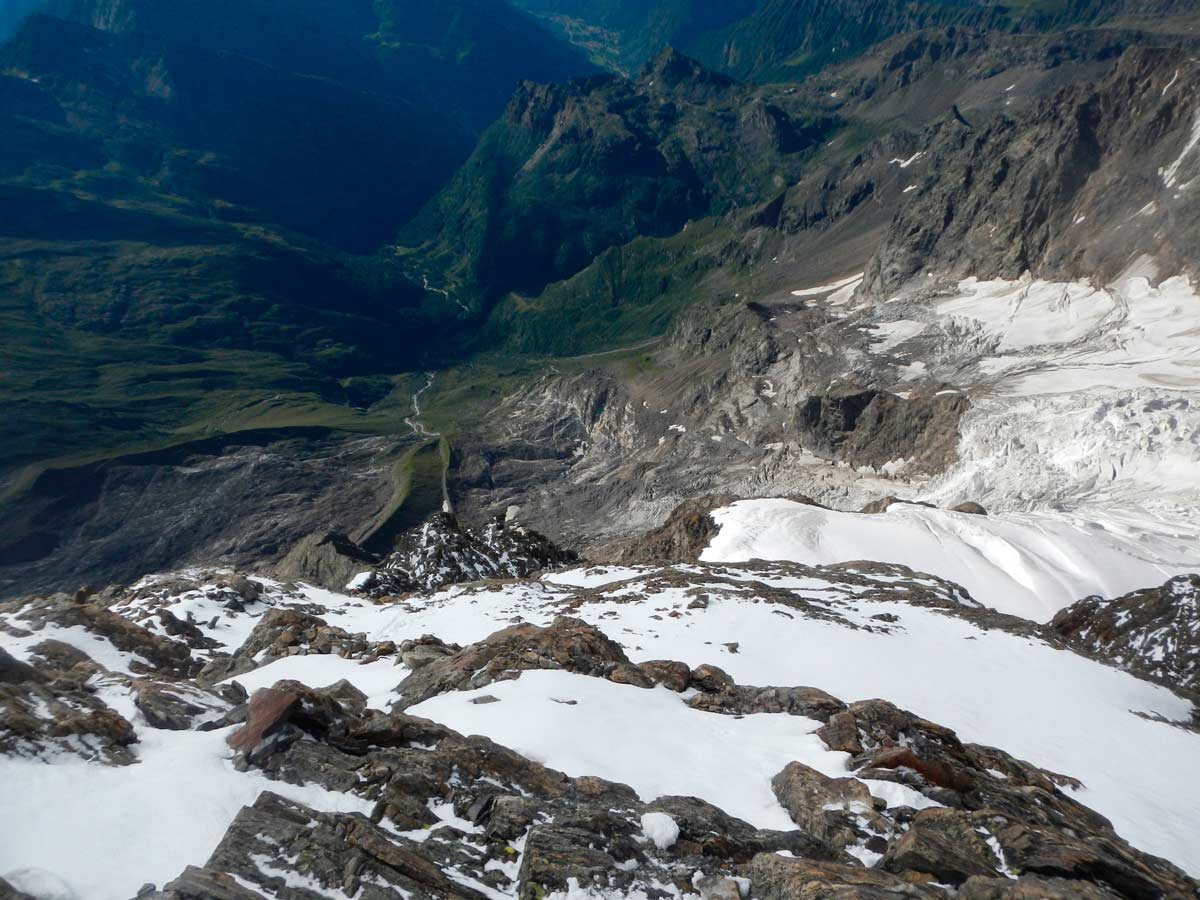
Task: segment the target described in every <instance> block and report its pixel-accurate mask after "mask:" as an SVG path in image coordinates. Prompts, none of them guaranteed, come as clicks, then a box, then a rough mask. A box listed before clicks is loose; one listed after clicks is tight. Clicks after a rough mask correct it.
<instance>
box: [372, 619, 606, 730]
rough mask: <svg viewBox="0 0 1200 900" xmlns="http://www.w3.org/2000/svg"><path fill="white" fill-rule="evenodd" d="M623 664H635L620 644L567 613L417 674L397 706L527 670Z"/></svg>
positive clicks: (593, 669) (509, 631)
mask: <svg viewBox="0 0 1200 900" xmlns="http://www.w3.org/2000/svg"><path fill="white" fill-rule="evenodd" d="M619 663H623V664H626V665H628V664H629V660H628V658H627V657H626V656H625V651H624V650H622V649H621V647H620V645H619V644H617V643H615V642H614V641H612V640H610V639H609V638H608V637H606V636H605V635H604V633H603V632H602V631H600V630H599V629H598V628H595V627H594V626H592V625H589V624H587V623H586V622H582V621H580V620H579V619H571V618H568V617H565V616H563V617H560V618H558V619H555V621H554V623H553V624H552V625H549V626H547V627H545V628H539V627H537V626H536V625H514V626H513V627H512V628H506V629H504V630H503V631H498V632H496V633H495V634H493V635H492V636H491V637H489V638H487V639H486V640H483V641H480V642H479V643H477V644H472V645H471V646H469V647H467V648H465V649H463V650H461V651H459V652H458V653H455V654H454V655H453V656H448V657H444V658H442V659H438V660H434V661H433V662H430V663H429V664H428V665H426V666H424V667H422V668H421V669H418V670H417V671H415V672H413V673H412V674H411V675H409V676H408V678H406V679H404V681H402V682H401V683H400V686H399V687H398V688H397V692H398V693H399V699H398V700H397V701H396V704H395V708H396V709H405V708H407V707H409V706H412V705H414V704H417V703H420V702H421V701H423V700H427V699H429V698H430V697H432V696H434V695H436V694H441V693H444V692H445V691H451V690H468V689H471V688H479V687H484V686H486V685H489V684H491V683H492V682H493V681H497V680H500V679H503V678H511V677H512V676H513V674H514V673H517V672H521V671H524V670H527V669H565V670H566V671H568V672H578V673H579V674H582V675H600V676H607V675H608V673H609V672H611V671H612V670H613V668H614V667H615V666H616V665H617V664H619Z"/></svg>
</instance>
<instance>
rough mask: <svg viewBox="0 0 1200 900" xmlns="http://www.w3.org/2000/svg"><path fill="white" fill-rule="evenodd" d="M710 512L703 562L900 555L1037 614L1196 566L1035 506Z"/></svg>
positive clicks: (792, 505)
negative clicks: (1017, 509) (712, 524)
mask: <svg viewBox="0 0 1200 900" xmlns="http://www.w3.org/2000/svg"><path fill="white" fill-rule="evenodd" d="M712 517H713V519H714V520H715V521H716V523H717V524H718V525H719V526H720V529H721V530H720V532H719V534H718V535H717V536H716V537H715V538H714V539H713V541H712V543H711V544H710V545H709V546H708V548H707V549H706V550H705V551H704V552H703V554H702V555H701V559H702V560H704V561H706V562H746V561H748V560H752V559H764V560H789V561H792V562H799V563H805V564H806V565H828V564H833V563H841V562H851V561H857V560H870V561H876V562H890V563H898V564H900V565H905V566H908V567H909V568H911V569H913V570H915V571H917V572H928V573H930V574H932V575H937V576H939V577H941V578H945V579H947V580H949V581H953V582H955V583H957V584H960V585H962V586H963V587H964V588H966V589H967V591H968V592H970V594H971V596H972V598H973V599H975V600H976V601H978V602H980V603H982V604H983V605H985V606H990V607H992V608H993V609H997V610H999V611H1001V612H1006V613H1010V614H1012V615H1017V616H1021V617H1022V618H1026V619H1032V620H1034V621H1038V622H1044V621H1048V620H1049V619H1051V618H1053V616H1054V614H1055V613H1056V612H1058V610H1060V609H1062V608H1063V607H1064V606H1068V605H1070V604H1071V603H1074V602H1075V601H1076V600H1079V599H1081V598H1083V597H1086V596H1090V595H1092V594H1099V595H1101V596H1105V597H1115V596H1119V595H1121V594H1124V593H1128V592H1129V591H1132V590H1137V589H1138V588H1142V587H1146V586H1149V585H1158V584H1161V583H1162V582H1164V581H1166V580H1167V579H1168V578H1170V577H1171V576H1173V575H1177V574H1180V573H1182V572H1186V571H1200V557H1197V556H1196V555H1195V552H1194V551H1193V554H1192V556H1191V560H1192V563H1191V565H1188V564H1187V563H1185V562H1183V561H1182V555H1181V557H1180V558H1176V557H1174V556H1171V555H1170V554H1172V553H1173V552H1174V551H1175V548H1174V547H1173V545H1171V544H1169V543H1167V542H1165V541H1164V542H1158V543H1157V544H1156V543H1155V542H1153V541H1150V540H1149V539H1148V538H1146V536H1145V535H1136V536H1135V535H1134V534H1131V533H1130V532H1128V531H1122V530H1118V529H1116V528H1115V527H1105V526H1104V525H1103V524H1100V523H1098V522H1084V521H1073V520H1071V519H1068V518H1065V517H1063V516H1055V515H1046V514H1037V513H1012V514H1006V515H990V516H977V515H969V514H966V513H957V512H950V511H947V510H942V509H931V508H929V507H926V506H919V505H917V504H910V503H896V504H893V505H892V506H891V507H889V508H888V510H887V512H885V513H878V514H874V515H867V514H862V513H847V512H839V511H837V510H831V509H823V508H821V507H818V506H811V505H808V504H804V503H797V502H795V501H792V500H743V501H740V502H738V503H735V504H733V505H732V506H729V507H725V508H724V509H719V510H716V511H714V512H713V513H712ZM1139 538H1142V539H1141V540H1139Z"/></svg>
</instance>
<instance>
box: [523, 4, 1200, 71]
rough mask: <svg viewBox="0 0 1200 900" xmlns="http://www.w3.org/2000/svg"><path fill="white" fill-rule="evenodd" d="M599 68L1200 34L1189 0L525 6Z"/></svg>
mask: <svg viewBox="0 0 1200 900" xmlns="http://www.w3.org/2000/svg"><path fill="white" fill-rule="evenodd" d="M518 5H520V6H522V7H523V8H525V9H528V10H529V11H530V12H532V13H534V14H535V15H539V16H541V17H542V18H544V19H545V20H546V21H547V22H548V23H549V24H550V25H551V26H553V27H555V28H556V29H558V30H559V31H560V32H561V33H562V34H564V35H565V36H566V37H567V39H569V40H571V41H573V42H574V43H575V44H577V45H578V46H579V47H580V48H581V49H583V50H585V51H586V52H589V53H590V54H591V55H592V58H593V59H595V60H596V61H597V62H600V63H602V64H604V65H607V66H609V67H610V68H613V69H615V70H617V71H623V72H631V71H635V70H636V69H637V68H638V67H639V66H641V65H642V64H643V62H644V61H645V60H647V59H649V58H650V57H652V56H653V55H654V54H656V53H658V52H659V51H660V50H661V49H662V48H663V47H666V46H669V45H671V46H675V47H678V48H679V49H681V50H683V51H684V52H686V53H689V54H691V55H693V56H695V57H696V58H698V59H700V60H702V61H703V62H704V63H705V64H707V65H709V66H711V67H712V68H714V69H717V70H718V71H722V72H726V73H728V74H731V75H735V76H737V77H739V78H749V79H753V80H759V81H769V80H794V79H797V78H800V77H803V76H805V75H808V74H811V73H813V72H816V71H819V70H820V69H821V68H822V67H824V66H827V65H829V64H831V63H838V62H843V61H846V60H850V59H853V58H854V57H855V56H857V55H859V54H860V53H862V52H863V51H865V50H867V49H868V48H870V47H872V46H873V45H874V44H876V43H878V42H880V41H884V40H886V39H888V38H890V37H893V36H895V35H898V34H905V33H912V32H915V31H920V30H922V29H926V28H937V27H946V26H957V27H964V28H972V29H980V30H998V31H1003V32H1009V33H1024V34H1038V33H1047V32H1054V31H1060V30H1063V29H1071V28H1077V27H1080V26H1088V27H1091V26H1097V25H1103V26H1115V27H1135V28H1141V29H1146V30H1148V31H1151V32H1161V33H1169V32H1171V31H1186V32H1188V33H1191V34H1196V33H1197V31H1198V30H1200V18H1198V17H1197V15H1196V10H1195V8H1194V5H1193V4H1192V3H1190V2H1189V0H1156V2H1153V3H1144V2H1132V0H1067V2H1055V3H1007V4H1006V3H992V2H981V0H906V2H892V0H834V2H814V0H743V2H737V3H723V4H720V5H719V7H718V8H714V7H713V5H712V4H705V3H698V2H694V0H658V2H653V3H649V4H646V3H641V2H635V0H609V2H606V3H598V4H597V3H580V2H578V0H518Z"/></svg>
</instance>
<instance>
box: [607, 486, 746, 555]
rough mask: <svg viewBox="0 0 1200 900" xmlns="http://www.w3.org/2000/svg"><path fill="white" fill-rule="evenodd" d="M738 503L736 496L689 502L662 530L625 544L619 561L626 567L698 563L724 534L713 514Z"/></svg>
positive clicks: (681, 507)
mask: <svg viewBox="0 0 1200 900" xmlns="http://www.w3.org/2000/svg"><path fill="white" fill-rule="evenodd" d="M738 499H739V498H738V497H735V496H734V495H733V494H714V495H711V496H707V497H697V498H695V499H693V500H686V501H684V502H683V503H681V504H679V505H678V506H677V507H675V509H674V510H673V511H672V512H671V514H670V515H669V516H667V521H666V522H664V523H663V524H662V525H661V526H660V527H658V528H656V529H654V530H653V531H651V532H649V533H648V534H645V535H643V536H642V537H640V538H636V539H634V540H633V541H632V542H629V543H627V544H625V546H624V548H623V549H622V551H621V552H620V553H618V554H616V560H617V561H618V562H622V563H626V564H629V563H681V562H695V561H696V560H698V559H699V558H700V554H701V552H703V551H704V549H705V548H706V547H707V546H708V545H709V544H711V543H712V540H713V538H714V537H716V536H717V532H718V531H719V530H720V529H718V528H717V523H716V522H714V521H713V519H712V516H711V515H710V513H711V512H712V511H713V510H714V509H720V508H721V507H722V506H728V505H729V504H730V503H733V502H734V501H736V500H738Z"/></svg>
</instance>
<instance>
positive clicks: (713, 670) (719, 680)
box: [691, 663, 734, 694]
mask: <svg viewBox="0 0 1200 900" xmlns="http://www.w3.org/2000/svg"><path fill="white" fill-rule="evenodd" d="M691 683H692V685H693V686H694V687H696V688H697V689H699V690H701V691H704V692H705V693H708V694H719V693H722V692H723V691H727V690H730V689H732V688H733V686H734V681H733V678H731V677H730V675H729V673H728V672H726V671H725V670H724V669H722V668H719V667H718V666H710V665H708V664H707V663H706V664H704V665H701V666H697V667H696V668H695V669H693V670H692V682H691Z"/></svg>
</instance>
